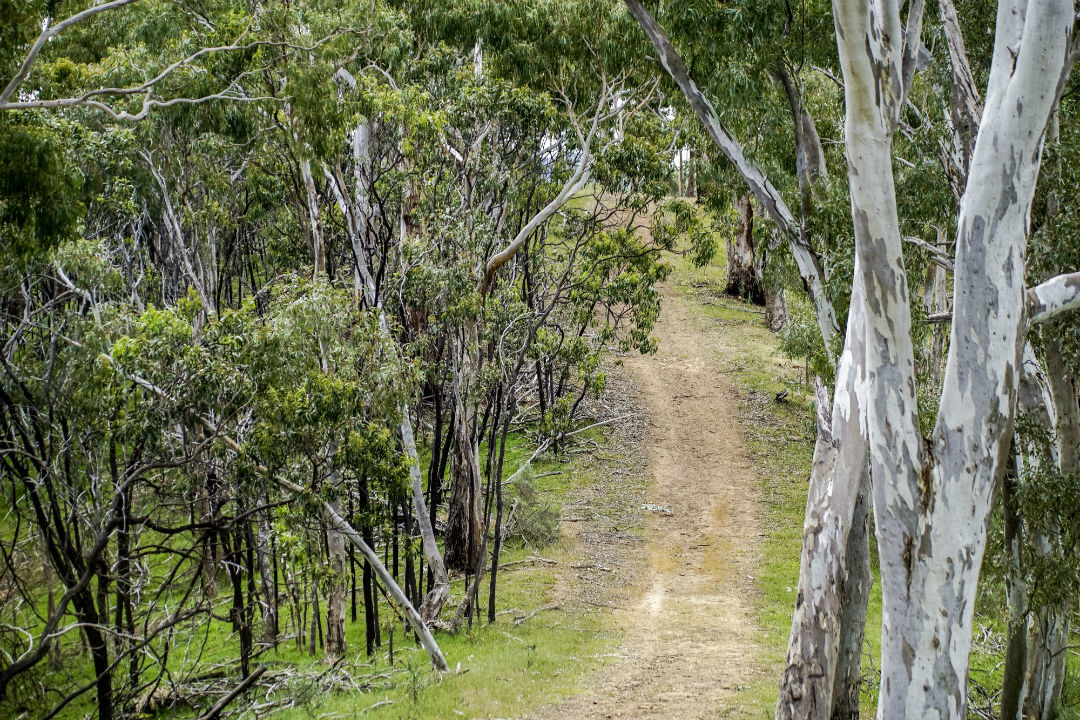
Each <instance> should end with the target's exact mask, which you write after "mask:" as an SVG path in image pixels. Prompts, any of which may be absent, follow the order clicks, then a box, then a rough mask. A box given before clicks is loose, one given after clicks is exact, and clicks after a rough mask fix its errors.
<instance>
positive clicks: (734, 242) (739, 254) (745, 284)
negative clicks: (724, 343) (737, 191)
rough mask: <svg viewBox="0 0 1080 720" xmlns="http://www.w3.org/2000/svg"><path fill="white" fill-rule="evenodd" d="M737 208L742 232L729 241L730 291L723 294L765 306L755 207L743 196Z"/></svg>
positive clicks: (727, 288)
mask: <svg viewBox="0 0 1080 720" xmlns="http://www.w3.org/2000/svg"><path fill="white" fill-rule="evenodd" d="M736 207H737V209H738V211H739V230H738V232H736V233H735V235H734V236H729V237H728V239H727V287H726V288H725V289H724V292H726V293H727V294H728V295H734V296H736V297H741V298H743V299H745V300H749V301H750V302H752V303H754V304H755V305H764V304H765V290H764V288H763V287H762V284H761V273H760V271H759V267H758V264H757V263H756V262H755V261H754V205H753V202H752V200H751V199H750V195H744V196H743V198H742V199H741V200H739V202H738V204H737V205H736Z"/></svg>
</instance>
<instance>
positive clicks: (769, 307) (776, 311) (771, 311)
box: [765, 287, 790, 333]
mask: <svg viewBox="0 0 1080 720" xmlns="http://www.w3.org/2000/svg"><path fill="white" fill-rule="evenodd" d="M789 317H790V316H789V315H788V309H787V300H786V298H785V297H784V288H782V287H779V288H776V289H775V290H771V289H770V288H768V287H766V288H765V324H766V325H768V326H769V330H772V331H773V332H774V333H775V332H780V331H781V330H783V329H784V326H785V325H787V322H788V318H789Z"/></svg>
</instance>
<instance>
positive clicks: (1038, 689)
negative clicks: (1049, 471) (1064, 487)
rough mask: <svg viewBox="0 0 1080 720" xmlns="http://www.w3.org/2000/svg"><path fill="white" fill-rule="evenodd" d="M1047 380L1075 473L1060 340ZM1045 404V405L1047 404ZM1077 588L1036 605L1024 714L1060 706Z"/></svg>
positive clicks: (1064, 454) (1077, 408) (1076, 421)
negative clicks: (1048, 601)
mask: <svg viewBox="0 0 1080 720" xmlns="http://www.w3.org/2000/svg"><path fill="white" fill-rule="evenodd" d="M1044 352H1045V357H1046V378H1047V381H1048V385H1049V393H1050V396H1051V398H1052V403H1051V404H1052V406H1053V408H1054V417H1053V428H1054V440H1055V450H1056V452H1057V463H1058V471H1059V472H1060V473H1062V474H1072V473H1075V472H1077V470H1078V469H1080V404H1078V398H1077V392H1076V384H1075V379H1074V378H1073V377H1071V374H1070V373H1069V371H1068V369H1067V367H1066V366H1065V363H1064V362H1063V360H1062V357H1061V349H1060V347H1059V345H1058V341H1057V339H1056V338H1050V339H1048V340H1047V342H1046V348H1045V351H1044ZM1044 405H1045V403H1044ZM1054 542H1055V540H1054V539H1052V538H1050V537H1048V536H1046V535H1043V534H1041V533H1040V534H1038V535H1037V536H1036V537H1033V538H1032V543H1033V545H1034V547H1035V551H1036V552H1038V553H1042V554H1046V555H1050V554H1053V553H1054V552H1055V550H1058V551H1060V549H1056V548H1054V547H1053V543H1054ZM1076 598H1077V587H1076V586H1075V584H1074V585H1073V586H1072V587H1069V588H1064V589H1063V591H1062V594H1061V595H1060V597H1059V598H1058V599H1057V600H1056V601H1054V602H1051V603H1048V604H1044V605H1041V606H1039V607H1036V608H1034V609H1033V612H1032V617H1031V620H1030V623H1029V627H1028V658H1027V659H1028V666H1027V674H1026V678H1025V689H1026V697H1025V699H1024V706H1023V711H1024V715H1025V717H1030V718H1034V719H1035V720H1048V719H1049V718H1052V717H1054V716H1055V715H1056V714H1057V712H1058V710H1059V708H1060V705H1061V690H1062V685H1063V681H1064V679H1065V659H1066V656H1067V655H1068V653H1067V651H1066V648H1067V646H1068V640H1069V620H1070V618H1071V617H1072V613H1073V611H1074V609H1075V607H1076Z"/></svg>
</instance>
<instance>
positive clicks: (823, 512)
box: [776, 285, 866, 720]
mask: <svg viewBox="0 0 1080 720" xmlns="http://www.w3.org/2000/svg"><path fill="white" fill-rule="evenodd" d="M861 295H862V290H861V286H859V285H856V288H855V291H854V293H853V296H852V303H851V308H852V310H851V316H850V317H849V319H848V327H847V336H846V342H845V349H844V352H843V354H841V356H840V362H839V364H838V366H837V370H836V390H835V392H834V399H833V402H832V404H831V407H830V403H829V398H828V395H827V394H826V392H825V389H824V387H822V386H821V384H820V382H819V383H818V386H817V403H818V436H817V442H816V444H815V446H814V462H813V466H812V468H811V472H810V487H809V493H808V496H807V500H806V519H805V522H804V525H803V552H802V556H801V561H800V567H799V591H798V596H797V598H796V601H795V612H794V615H793V616H792V620H791V635H790V636H789V640H788V654H787V662H786V666H785V669H784V675H783V678H782V680H781V684H780V693H779V696H778V698H777V704H776V718H777V720H785V719H788V718H790V719H791V720H796V719H802V718H822V719H827V718H829V717H830V715H831V710H832V705H833V691H834V675H835V671H836V666H837V662H838V654H839V652H840V647H841V640H840V637H841V630H842V617H843V614H844V608H843V603H842V596H843V593H842V590H843V585H844V582H845V578H846V571H845V554H846V546H847V543H848V538H849V534H850V531H851V526H852V517H853V515H854V513H855V506H856V501H857V498H858V494H859V486H860V480H861V478H862V477H863V473H864V469H865V468H866V441H865V435H864V427H863V423H864V418H863V410H862V407H861V405H860V401H859V397H858V394H857V393H856V389H857V387H858V385H859V383H860V382H861V379H860V373H861V372H862V368H863V365H864V363H863V362H862V357H863V355H864V354H865V338H864V336H863V331H864V323H863V322H862V318H861V314H862V312H863V304H862V302H861V299H860V298H861ZM854 611H855V612H856V613H858V608H857V607H856V608H854ZM862 613H863V617H864V619H865V604H864V605H863V607H862ZM848 619H849V621H854V620H855V618H848ZM849 629H850V630H852V632H859V633H860V634H861V628H859V629H858V630H857V631H856V630H855V629H854V628H851V627H850V626H849ZM860 645H861V642H860ZM860 650H861V648H860ZM849 667H850V666H849ZM855 667H856V672H857V667H858V665H857V663H856V665H855ZM856 707H857V703H856Z"/></svg>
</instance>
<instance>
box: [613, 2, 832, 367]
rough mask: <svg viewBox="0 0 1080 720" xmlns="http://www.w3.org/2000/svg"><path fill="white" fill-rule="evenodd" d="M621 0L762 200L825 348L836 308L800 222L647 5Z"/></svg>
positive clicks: (741, 173) (716, 138)
mask: <svg viewBox="0 0 1080 720" xmlns="http://www.w3.org/2000/svg"><path fill="white" fill-rule="evenodd" d="M624 1H625V3H626V7H627V9H629V10H630V14H632V15H633V16H634V18H635V19H636V20H637V22H638V24H639V25H640V26H641V28H642V29H643V30H644V31H645V34H646V35H648V37H649V40H650V41H651V42H652V44H653V47H654V48H655V49H656V52H657V56H658V58H659V60H660V64H661V65H663V67H664V69H665V70H666V71H667V73H668V74H669V75H670V76H671V79H672V80H674V81H675V83H676V84H677V85H678V86H679V89H680V90H681V91H682V93H683V96H684V97H685V98H686V100H687V102H688V103H690V106H691V107H692V108H693V109H694V112H695V113H697V116H698V118H699V119H700V120H701V122H702V124H703V125H704V126H705V130H706V131H707V132H708V133H709V136H710V137H712V139H713V141H714V142H715V143H716V144H717V146H718V147H719V148H720V150H721V151H722V152H723V153H724V155H725V156H726V157H727V158H728V160H729V161H730V162H731V163H732V164H733V165H734V166H735V169H736V170H737V171H738V172H739V174H740V175H741V176H742V177H743V179H744V180H745V181H746V183H747V184H748V185H749V186H750V191H751V192H752V193H753V194H754V197H755V198H756V199H757V201H758V203H760V204H761V207H762V208H764V210H765V212H766V214H768V216H769V218H770V219H771V220H772V221H773V222H774V223H775V224H776V226H777V228H778V229H779V230H780V231H781V232H782V233H783V234H785V235H786V236H787V237H788V240H789V242H790V247H791V254H792V257H794V258H795V263H796V265H797V266H798V268H799V274H800V275H801V276H802V278H803V282H804V283H805V285H806V287H807V290H808V292H809V293H810V299H811V300H812V301H813V303H814V310H815V312H816V315H817V321H818V328H819V329H820V331H821V336H822V337H823V338H825V347H826V349H829V348H830V345H831V342H832V338H833V336H834V335H836V333H837V328H838V325H837V322H836V312H835V311H834V310H833V306H832V303H831V302H829V298H828V296H827V295H826V293H825V279H826V278H825V274H824V272H823V270H822V267H821V264H820V263H819V262H818V258H817V256H816V255H815V254H814V252H813V250H812V248H810V246H809V245H808V244H807V243H806V238H805V237H804V236H802V235H801V234H800V233H799V230H798V229H799V223H798V222H796V220H795V217H794V216H793V215H792V214H791V211H790V210H789V209H788V207H787V204H786V203H785V202H784V199H783V197H781V195H780V192H779V191H778V190H777V189H776V188H775V187H774V186H773V184H772V183H771V182H770V181H769V179H768V178H767V177H766V176H765V173H763V172H762V171H761V168H759V167H758V166H757V165H755V164H754V163H753V162H751V161H750V160H748V159H747V157H746V154H745V153H744V152H743V149H742V146H741V145H740V144H739V143H738V141H736V140H735V138H734V137H733V136H732V135H731V133H730V132H728V130H727V128H726V127H724V124H723V123H722V122H721V121H720V116H719V115H718V114H717V113H716V110H715V109H714V108H713V106H712V103H711V102H709V99H708V98H706V97H705V94H704V93H703V92H701V90H700V89H699V88H698V86H697V84H696V83H695V82H694V81H693V79H692V78H691V77H690V73H689V71H688V70H687V69H686V65H685V64H684V63H683V61H682V58H681V57H679V54H678V52H677V51H676V50H675V46H673V45H672V44H671V41H670V40H668V38H667V35H665V34H664V31H663V29H661V27H660V26H659V25H658V24H657V22H656V20H655V19H653V17H652V15H650V14H649V11H648V10H646V9H645V7H644V6H643V5H642V4H641V2H640V1H639V0H624ZM830 352H831V350H830Z"/></svg>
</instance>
